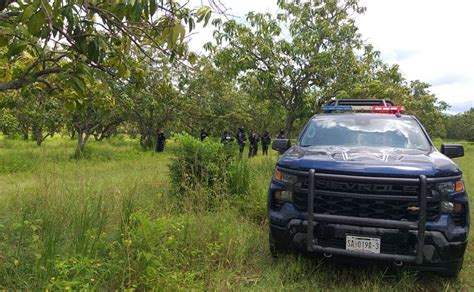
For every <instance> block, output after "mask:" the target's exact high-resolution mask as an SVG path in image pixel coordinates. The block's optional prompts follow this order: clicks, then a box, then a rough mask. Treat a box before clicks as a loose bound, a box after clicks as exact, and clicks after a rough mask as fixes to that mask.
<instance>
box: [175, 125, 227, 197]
mask: <svg viewBox="0 0 474 292" xmlns="http://www.w3.org/2000/svg"><path fill="white" fill-rule="evenodd" d="M174 152H175V158H173V159H172V161H171V164H170V176H171V187H172V189H173V191H174V192H175V193H179V194H184V193H186V192H188V191H192V190H194V189H196V188H201V187H204V188H206V189H216V188H219V187H226V186H227V181H228V179H227V176H228V175H227V173H228V169H229V167H230V165H231V164H232V161H233V160H234V157H235V155H230V154H229V151H227V150H226V146H225V145H223V144H221V143H217V142H212V141H210V140H207V139H206V140H205V141H204V142H201V141H199V140H198V139H195V138H193V137H191V136H189V135H187V134H181V135H177V137H176V148H175V149H174Z"/></svg>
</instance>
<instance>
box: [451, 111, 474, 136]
mask: <svg viewBox="0 0 474 292" xmlns="http://www.w3.org/2000/svg"><path fill="white" fill-rule="evenodd" d="M446 136H447V138H449V139H456V140H468V141H471V142H474V108H471V109H470V110H468V111H466V112H464V113H460V114H457V115H454V116H448V117H447V118H446Z"/></svg>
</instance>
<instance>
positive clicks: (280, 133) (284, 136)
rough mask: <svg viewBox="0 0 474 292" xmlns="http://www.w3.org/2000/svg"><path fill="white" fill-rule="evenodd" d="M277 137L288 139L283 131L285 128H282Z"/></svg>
mask: <svg viewBox="0 0 474 292" xmlns="http://www.w3.org/2000/svg"><path fill="white" fill-rule="evenodd" d="M277 139H286V135H285V131H283V129H280V132H279V133H278V135H277Z"/></svg>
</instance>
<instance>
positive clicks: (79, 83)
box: [67, 75, 87, 95]
mask: <svg viewBox="0 0 474 292" xmlns="http://www.w3.org/2000/svg"><path fill="white" fill-rule="evenodd" d="M67 84H68V85H69V86H71V88H72V89H74V91H76V92H77V93H78V94H80V95H84V94H85V93H86V91H87V88H86V82H85V81H84V79H83V78H82V77H79V76H75V75H71V76H70V77H69V79H68V80H67Z"/></svg>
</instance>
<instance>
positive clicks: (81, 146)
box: [77, 129, 85, 152]
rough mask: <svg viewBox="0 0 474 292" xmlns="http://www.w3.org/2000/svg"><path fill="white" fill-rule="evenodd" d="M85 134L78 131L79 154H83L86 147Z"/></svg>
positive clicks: (80, 130)
mask: <svg viewBox="0 0 474 292" xmlns="http://www.w3.org/2000/svg"><path fill="white" fill-rule="evenodd" d="M83 134H84V131H83V130H82V129H77V149H78V150H79V152H82V150H84V146H85V143H84V136H83Z"/></svg>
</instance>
